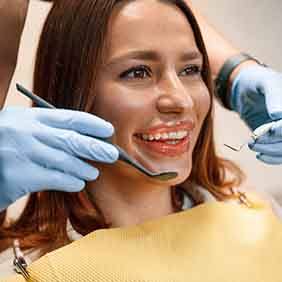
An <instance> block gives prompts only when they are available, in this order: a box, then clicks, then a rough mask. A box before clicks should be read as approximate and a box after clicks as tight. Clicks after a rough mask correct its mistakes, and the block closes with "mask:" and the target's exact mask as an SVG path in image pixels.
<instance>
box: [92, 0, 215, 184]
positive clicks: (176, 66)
mask: <svg viewBox="0 0 282 282" xmlns="http://www.w3.org/2000/svg"><path fill="white" fill-rule="evenodd" d="M106 42H107V47H106V48H105V50H104V54H103V66H102V68H101V69H100V70H99V72H98V79H97V83H96V89H95V96H96V97H95V106H94V112H95V114H97V115H98V116H100V117H102V118H104V119H106V120H108V121H110V122H111V123H112V124H113V125H114V127H115V134H114V136H113V138H112V140H113V142H114V143H115V144H118V145H119V146H120V147H122V148H123V149H124V150H125V151H126V152H127V153H129V155H131V156H132V157H133V158H135V159H136V160H138V161H139V162H140V163H141V164H143V165H144V166H145V167H146V168H148V169H150V170H152V171H155V172H162V171H176V172H177V173H178V175H179V176H178V177H177V179H175V180H174V181H171V182H170V183H169V184H172V185H175V184H179V183H181V182H183V181H184V180H185V179H186V178H187V177H188V176H189V174H190V171H191V168H192V152H193V148H194V146H195V144H196V141H197V138H198V135H199V132H200V129H201V126H202V123H203V121H204V119H205V117H206V115H207V112H208V110H209V107H210V97H209V92H208V89H207V87H206V85H205V83H204V81H203V79H202V77H201V73H200V72H201V69H202V63H203V61H202V55H201V53H200V52H199V50H198V48H197V46H196V43H195V39H194V35H193V31H192V29H191V26H190V24H189V23H188V22H187V19H186V17H185V16H184V14H183V13H182V12H181V11H180V10H178V8H177V7H175V6H173V5H170V4H166V3H161V2H159V1H155V0H150V1H148V0H146V1H142V0H139V1H132V2H128V3H127V4H124V5H123V6H120V7H118V8H117V9H116V10H115V13H114V14H113V15H112V18H111V21H110V28H109V31H108V34H107V37H106ZM98 166H99V165H98ZM103 169H107V170H111V172H113V174H115V173H117V174H118V175H120V176H124V174H125V173H126V176H127V177H128V175H129V174H130V175H132V176H134V177H135V178H136V177H139V178H140V177H142V178H144V177H145V176H143V175H142V174H138V173H136V171H135V169H133V168H129V167H124V166H123V165H122V164H120V163H116V164H115V165H113V166H112V165H111V166H108V167H106V168H103ZM166 184H167V183H166Z"/></svg>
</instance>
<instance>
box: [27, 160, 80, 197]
mask: <svg viewBox="0 0 282 282" xmlns="http://www.w3.org/2000/svg"><path fill="white" fill-rule="evenodd" d="M35 168H36V169H35V170H34V171H35V173H36V181H35V180H34V181H33V185H32V187H30V188H29V191H28V192H31V193H33V192H39V191H46V190H53V191H63V192H71V193H74V192H79V191H81V190H82V189H83V188H84V186H85V182H84V181H83V180H81V179H78V178H76V177H74V176H71V175H68V174H65V173H63V172H60V171H58V170H54V169H48V168H45V167H42V166H40V165H36V166H35ZM33 178H34V176H33Z"/></svg>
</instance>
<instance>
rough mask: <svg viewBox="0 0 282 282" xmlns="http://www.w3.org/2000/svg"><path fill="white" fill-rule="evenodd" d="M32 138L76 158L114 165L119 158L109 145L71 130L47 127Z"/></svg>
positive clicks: (116, 151)
mask: <svg viewBox="0 0 282 282" xmlns="http://www.w3.org/2000/svg"><path fill="white" fill-rule="evenodd" d="M42 129H43V130H41V131H38V132H36V135H35V136H34V137H35V138H37V139H38V140H39V141H40V142H42V143H44V144H46V145H48V146H50V147H53V148H56V149H58V150H62V151H64V152H66V153H67V154H70V155H73V156H75V157H78V158H83V159H87V160H93V161H98V162H105V163H114V162H115V161H117V159H118V157H119V153H118V150H117V149H116V148H115V147H114V146H113V145H111V144H108V143H106V142H103V141H100V140H98V139H95V138H92V137H88V136H84V135H81V134H79V133H77V132H75V131H72V130H64V129H56V128H51V127H47V126H43V127H42Z"/></svg>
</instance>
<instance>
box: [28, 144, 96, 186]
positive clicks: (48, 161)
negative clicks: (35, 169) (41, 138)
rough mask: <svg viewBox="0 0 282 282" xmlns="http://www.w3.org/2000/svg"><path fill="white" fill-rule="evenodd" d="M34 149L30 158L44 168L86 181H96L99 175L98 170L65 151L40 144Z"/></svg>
mask: <svg viewBox="0 0 282 282" xmlns="http://www.w3.org/2000/svg"><path fill="white" fill-rule="evenodd" d="M32 147H33V150H32V153H31V154H30V156H29V158H30V159H31V160H32V161H33V162H35V163H36V164H38V165H40V166H42V167H45V168H48V169H52V170H57V171H60V172H62V173H65V174H67V175H71V176H74V177H76V178H78V179H81V180H84V181H91V180H95V179H96V178H97V177H98V175H99V172H98V170H97V169H96V168H94V167H93V166H91V165H89V164H88V163H86V162H84V161H82V160H80V159H78V158H76V157H74V156H73V155H70V154H67V153H66V152H64V151H61V150H57V149H55V148H51V147H49V146H47V145H45V144H42V143H40V142H37V143H35V144H33V146H32ZM33 152H35V153H33ZM39 152H40V153H39Z"/></svg>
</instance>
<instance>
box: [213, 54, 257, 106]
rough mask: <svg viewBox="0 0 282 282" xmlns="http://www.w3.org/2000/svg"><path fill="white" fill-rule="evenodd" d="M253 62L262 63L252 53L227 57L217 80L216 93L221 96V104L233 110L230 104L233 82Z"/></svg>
mask: <svg viewBox="0 0 282 282" xmlns="http://www.w3.org/2000/svg"><path fill="white" fill-rule="evenodd" d="M253 64H260V65H262V64H261V63H260V62H259V61H258V60H257V59H255V58H253V57H251V56H250V55H248V54H245V53H240V54H237V55H235V56H232V57H230V58H229V59H227V60H226V62H225V63H224V65H223V66H222V68H221V69H220V71H219V74H218V76H217V78H216V80H215V95H216V96H217V97H218V98H219V100H220V102H221V104H222V105H223V106H224V107H225V108H227V109H229V110H233V109H232V108H231V105H230V98H231V94H232V93H231V91H230V90H231V87H232V82H233V81H234V79H235V78H236V76H237V75H238V73H239V72H240V70H242V68H245V67H247V66H250V65H253Z"/></svg>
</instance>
